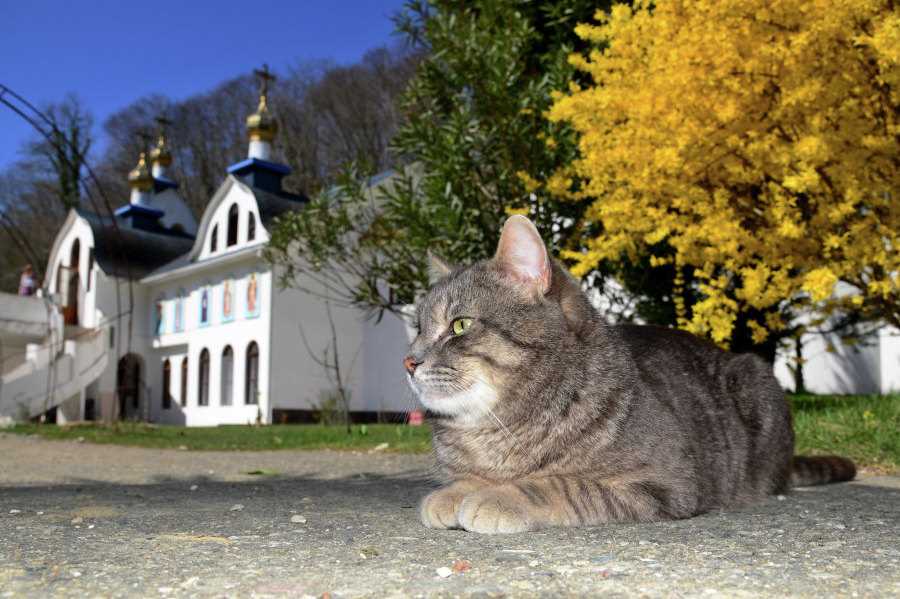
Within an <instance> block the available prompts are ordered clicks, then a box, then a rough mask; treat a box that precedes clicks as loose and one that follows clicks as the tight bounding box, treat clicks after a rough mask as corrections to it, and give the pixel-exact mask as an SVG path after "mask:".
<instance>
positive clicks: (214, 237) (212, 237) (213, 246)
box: [209, 225, 219, 254]
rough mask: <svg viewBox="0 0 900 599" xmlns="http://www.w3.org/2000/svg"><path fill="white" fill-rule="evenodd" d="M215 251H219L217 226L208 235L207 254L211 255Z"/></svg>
mask: <svg viewBox="0 0 900 599" xmlns="http://www.w3.org/2000/svg"><path fill="white" fill-rule="evenodd" d="M217 249H219V225H214V226H213V228H212V233H210V234H209V253H210V254H211V253H213V252H215V251H216V250H217Z"/></svg>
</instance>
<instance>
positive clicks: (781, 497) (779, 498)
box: [775, 495, 787, 501]
mask: <svg viewBox="0 0 900 599" xmlns="http://www.w3.org/2000/svg"><path fill="white" fill-rule="evenodd" d="M775 499H777V500H778V501H784V500H785V499H787V497H785V496H784V495H778V496H777V497H775Z"/></svg>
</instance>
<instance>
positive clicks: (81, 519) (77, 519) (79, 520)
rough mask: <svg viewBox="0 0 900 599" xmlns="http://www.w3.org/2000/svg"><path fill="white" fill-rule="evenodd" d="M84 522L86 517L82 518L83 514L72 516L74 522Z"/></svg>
mask: <svg viewBox="0 0 900 599" xmlns="http://www.w3.org/2000/svg"><path fill="white" fill-rule="evenodd" d="M82 522H84V518H82V517H81V516H78V517H76V518H72V524H81V523H82Z"/></svg>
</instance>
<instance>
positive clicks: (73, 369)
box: [0, 329, 109, 421]
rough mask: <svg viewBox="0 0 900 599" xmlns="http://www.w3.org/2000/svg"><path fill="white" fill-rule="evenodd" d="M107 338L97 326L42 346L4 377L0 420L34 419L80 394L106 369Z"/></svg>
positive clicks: (103, 330)
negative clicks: (81, 333)
mask: <svg viewBox="0 0 900 599" xmlns="http://www.w3.org/2000/svg"><path fill="white" fill-rule="evenodd" d="M107 341H108V332H107V330H106V329H98V330H96V331H93V332H91V333H85V334H83V335H81V336H80V337H78V338H77V339H74V340H69V341H65V342H64V343H63V344H52V345H49V346H42V347H41V348H40V349H39V350H38V351H37V352H36V354H35V355H34V359H33V360H29V363H28V364H26V365H23V366H22V367H20V368H17V369H16V370H15V371H13V372H11V373H9V374H8V375H7V376H4V377H3V384H2V387H0V419H2V417H8V418H12V419H14V420H20V421H21V420H27V419H29V418H34V417H35V416H38V415H40V414H42V413H44V412H46V411H47V410H49V409H51V408H54V407H56V406H58V405H59V404H60V403H62V402H64V401H66V400H67V399H70V398H72V397H77V396H79V395H80V393H81V391H82V390H83V389H84V388H85V387H87V386H88V385H89V384H91V383H92V382H93V381H95V380H97V378H98V377H99V376H100V375H101V374H102V373H103V370H104V369H105V368H106V365H107V362H108V360H109V355H108V350H107V345H108V344H107ZM60 350H62V351H60Z"/></svg>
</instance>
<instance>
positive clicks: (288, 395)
mask: <svg viewBox="0 0 900 599" xmlns="http://www.w3.org/2000/svg"><path fill="white" fill-rule="evenodd" d="M265 82H266V80H265V78H264V83H263V91H262V94H261V97H260V103H259V107H258V109H257V111H256V112H255V113H253V114H252V115H250V116H249V117H248V118H247V129H248V136H249V140H250V142H249V152H248V156H247V159H246V160H243V161H241V162H238V163H237V164H234V165H232V166H231V167H229V168H228V172H227V173H223V175H224V180H223V181H222V184H221V185H220V186H219V188H218V190H217V191H216V192H215V193H214V194H213V196H212V198H211V199H210V201H209V203H208V205H207V206H206V209H205V211H204V212H203V215H202V217H201V218H200V222H199V223H198V222H197V221H196V220H195V218H194V216H193V214H192V213H191V210H190V209H189V208H188V206H187V204H186V203H185V202H184V200H183V199H182V198H181V196H180V195H179V193H178V184H177V182H175V181H172V180H171V179H170V178H169V176H168V172H167V169H168V167H169V166H170V165H171V161H172V158H171V154H170V152H169V149H168V147H167V142H166V139H165V136H164V135H162V134H161V135H160V138H159V141H158V143H157V145H156V147H155V148H154V149H153V150H152V151H151V152H150V155H149V157H147V156H145V155H144V154H142V155H141V157H140V160H139V162H138V164H137V166H136V167H135V169H134V170H133V171H132V172H131V173H130V174H129V184H130V186H131V197H130V201H129V203H128V204H126V205H125V206H122V207H121V208H119V209H118V210H116V211H115V214H114V215H113V216H102V215H99V214H94V213H90V212H87V211H85V210H82V209H73V210H72V211H71V212H70V213H69V215H68V217H67V218H66V220H65V223H64V224H63V226H62V228H61V229H60V231H59V233H58V234H57V236H56V239H55V241H54V243H53V246H52V249H51V252H50V257H49V263H48V265H47V269H46V273H47V274H46V280H45V282H44V285H43V289H44V293H43V294H42V295H43V297H15V298H14V299H11V301H10V302H9V303H10V305H9V306H8V307H7V309H6V311H7V312H9V313H10V314H11V316H9V318H10V319H11V320H9V322H13V324H14V325H15V327H17V328H16V331H17V333H16V335H7V336H6V339H5V341H6V345H7V348H9V347H10V346H11V345H16V344H18V346H19V349H20V350H21V351H20V355H21V356H22V357H21V359H18V360H12V361H4V368H3V372H2V374H3V385H2V387H0V418H4V417H5V418H11V419H15V420H23V419H27V418H34V417H36V416H38V415H41V414H46V413H50V414H52V415H53V416H55V418H56V421H57V422H66V421H74V420H106V421H111V420H118V419H136V420H145V421H150V422H157V423H167V424H184V425H188V426H205V425H218V424H245V423H254V422H260V423H274V422H284V421H292V420H297V419H307V418H309V417H310V416H311V415H312V414H313V413H314V412H315V411H316V410H317V409H319V407H320V404H321V402H322V399H323V397H326V396H328V395H333V394H334V393H335V391H336V386H335V381H334V380H333V377H330V376H329V373H328V372H327V371H326V369H325V368H323V367H322V366H321V365H320V364H318V363H317V361H316V360H315V359H313V356H311V355H310V354H311V353H317V354H318V355H317V357H319V358H321V352H324V351H325V350H326V348H327V349H329V351H333V349H334V348H333V346H332V340H333V338H334V337H333V336H332V330H331V326H332V322H333V324H334V327H335V333H336V335H335V337H336V338H337V340H338V343H337V345H338V347H337V351H338V352H339V355H340V357H341V359H342V365H343V369H342V375H343V377H342V378H343V383H344V386H345V387H346V388H347V389H348V390H349V397H350V401H351V403H350V406H351V410H352V411H353V412H355V413H356V417H357V418H361V417H363V416H365V417H371V416H373V415H375V414H381V415H383V414H387V415H388V417H391V415H393V417H400V416H401V415H402V414H403V413H405V412H407V411H409V410H410V409H411V408H412V406H413V404H412V399H411V397H410V395H409V391H408V390H407V385H406V382H405V380H404V378H403V370H402V365H401V360H402V357H403V356H404V354H405V352H406V348H407V345H408V342H409V341H408V337H407V334H408V333H407V328H406V326H405V324H404V323H403V322H402V321H401V320H400V319H399V318H397V317H395V316H392V315H390V314H386V315H385V317H384V318H383V319H382V320H381V321H380V322H379V323H378V324H377V325H376V324H374V323H372V322H371V321H368V320H366V319H365V318H364V315H363V313H362V312H361V311H357V310H350V309H346V308H340V307H337V306H333V305H329V306H328V308H330V310H329V309H326V304H325V302H324V301H323V300H321V299H319V298H317V297H316V296H313V295H310V294H308V293H305V292H302V291H297V290H291V289H281V288H279V287H278V285H277V280H278V273H277V272H276V271H275V270H273V267H272V266H271V265H270V264H269V263H268V262H267V261H266V260H265V259H264V257H263V250H264V248H265V246H266V244H267V242H268V240H269V236H270V231H271V229H270V228H271V226H272V224H273V221H274V219H275V218H276V217H277V216H279V215H281V214H284V213H286V212H289V211H295V210H302V209H303V207H304V205H305V204H306V202H307V201H308V200H307V198H306V197H304V196H302V195H296V194H292V193H288V192H287V191H285V190H284V189H283V188H282V179H283V178H284V177H285V175H287V174H288V173H289V172H290V169H289V168H288V167H287V166H285V165H283V164H278V163H276V162H273V161H272V160H271V154H272V147H271V146H272V142H273V138H274V137H275V134H276V131H277V123H276V121H275V120H274V118H273V117H272V116H271V114H270V113H269V110H268V107H267V96H266V87H265ZM148 158H149V162H150V164H149V165H148V164H147V163H148ZM10 297H11V298H12V297H13V296H10ZM4 303H6V302H4ZM329 313H330V314H331V318H330V317H329ZM3 318H4V314H2V313H0V320H3ZM41 323H43V327H42V326H40V325H41ZM31 325H34V326H31ZM29 326H31V328H30V329H29ZM7 328H9V327H7ZM29 331H30V332H29ZM304 338H305V340H306V342H304Z"/></svg>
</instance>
